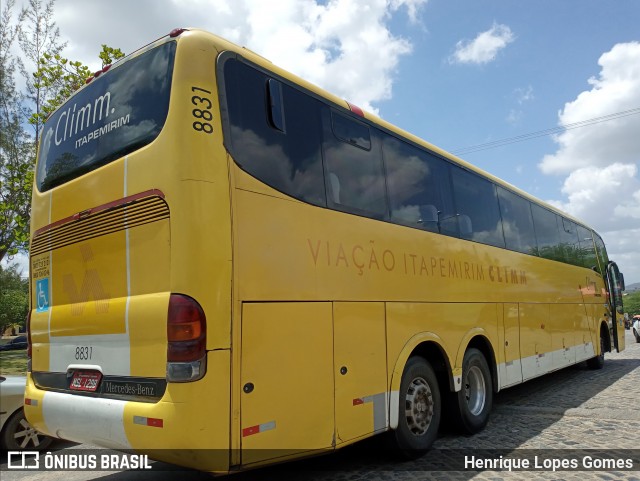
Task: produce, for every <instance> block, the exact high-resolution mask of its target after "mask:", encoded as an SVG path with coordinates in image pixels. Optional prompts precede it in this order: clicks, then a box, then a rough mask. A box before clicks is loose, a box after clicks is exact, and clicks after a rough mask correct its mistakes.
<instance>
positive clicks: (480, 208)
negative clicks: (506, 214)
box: [451, 167, 504, 247]
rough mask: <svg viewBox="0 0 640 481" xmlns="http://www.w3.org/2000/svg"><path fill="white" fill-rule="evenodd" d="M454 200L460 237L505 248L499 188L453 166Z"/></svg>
mask: <svg viewBox="0 0 640 481" xmlns="http://www.w3.org/2000/svg"><path fill="white" fill-rule="evenodd" d="M451 174H452V180H453V197H454V199H455V203H456V209H457V213H456V220H457V222H458V227H459V229H460V237H462V238H464V239H470V240H474V241H477V242H482V243H483V244H490V245H494V246H498V247H504V236H503V234H502V220H501V219H500V210H499V208H498V197H497V195H496V187H495V186H494V185H493V184H492V183H491V182H489V181H488V180H486V179H483V178H482V177H480V176H478V175H476V174H474V173H471V172H468V171H466V170H463V169H460V168H457V167H453V168H452V169H451Z"/></svg>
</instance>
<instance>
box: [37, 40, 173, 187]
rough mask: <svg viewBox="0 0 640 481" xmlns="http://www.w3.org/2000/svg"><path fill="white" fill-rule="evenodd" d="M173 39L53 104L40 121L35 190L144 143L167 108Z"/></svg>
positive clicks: (155, 131) (157, 127) (160, 123)
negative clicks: (50, 112) (56, 106)
mask: <svg viewBox="0 0 640 481" xmlns="http://www.w3.org/2000/svg"><path fill="white" fill-rule="evenodd" d="M174 54H175V42H169V43H165V44H163V45H161V46H159V47H156V48H154V49H152V50H149V51H148V52H146V53H144V54H142V55H140V56H139V57H136V58H133V59H131V60H129V61H127V62H124V63H123V64H122V65H120V66H116V67H114V68H113V69H112V70H111V71H109V72H107V73H106V74H104V75H102V76H100V77H98V78H97V79H95V80H93V82H91V83H90V84H89V85H88V86H87V87H85V88H84V89H82V90H80V91H79V92H78V94H77V95H76V96H75V97H73V98H72V99H70V100H69V101H68V102H67V103H65V104H64V105H63V106H62V107H60V109H58V110H57V111H56V112H55V113H54V114H53V115H52V116H51V117H50V118H49V120H47V123H46V124H45V126H44V130H43V133H42V144H41V147H40V156H39V160H38V168H37V173H36V182H37V185H38V189H39V190H40V191H45V190H48V189H51V188H52V187H55V186H56V185H60V184H62V183H64V182H67V181H68V180H71V179H73V178H76V177H79V176H80V175H82V174H84V173H86V172H89V171H91V170H94V169H97V168H98V167H100V166H102V165H105V164H107V163H108V162H111V161H113V160H115V159H117V158H119V157H122V156H123V155H125V154H127V153H129V152H132V151H134V150H136V149H139V148H140V147H142V146H144V145H146V144H148V143H149V142H151V141H152V140H153V139H155V138H156V137H157V135H158V134H159V133H160V130H162V127H163V126H164V122H165V120H166V118H167V112H168V109H169V95H170V92H171V77H172V72H173V57H174Z"/></svg>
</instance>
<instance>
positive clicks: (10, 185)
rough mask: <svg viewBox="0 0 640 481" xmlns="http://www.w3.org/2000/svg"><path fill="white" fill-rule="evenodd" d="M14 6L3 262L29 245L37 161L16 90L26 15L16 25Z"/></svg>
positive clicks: (2, 33)
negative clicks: (18, 45)
mask: <svg viewBox="0 0 640 481" xmlns="http://www.w3.org/2000/svg"><path fill="white" fill-rule="evenodd" d="M14 4H15V1H14V0H9V1H8V2H7V3H6V4H5V7H4V9H3V10H2V13H1V20H2V21H1V22H0V261H1V260H2V259H3V258H4V257H5V256H7V255H12V254H15V253H17V252H18V251H19V250H25V249H26V248H27V246H28V241H29V220H30V216H31V207H30V201H31V183H32V180H33V162H34V158H35V149H34V144H33V139H32V138H31V137H30V136H29V134H28V132H26V131H25V130H24V128H23V127H22V126H23V122H24V120H25V118H26V115H27V113H26V111H25V107H24V100H25V99H24V95H22V94H21V93H20V92H18V91H17V89H16V84H15V74H16V70H17V69H18V68H19V64H18V60H17V59H16V58H15V56H14V55H12V46H13V44H14V42H15V41H16V40H17V39H18V38H19V36H20V35H21V24H22V22H23V21H24V19H25V18H26V12H25V11H24V10H23V11H21V12H19V13H18V15H17V19H16V20H15V22H14V21H13V15H12V13H13V8H14Z"/></svg>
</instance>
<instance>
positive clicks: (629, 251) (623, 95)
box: [539, 42, 640, 282]
mask: <svg viewBox="0 0 640 481" xmlns="http://www.w3.org/2000/svg"><path fill="white" fill-rule="evenodd" d="M598 63H599V64H600V66H601V72H600V75H599V77H598V78H591V79H589V84H590V85H591V86H592V88H591V90H588V91H584V92H582V93H580V94H579V95H578V96H577V97H576V98H575V100H573V101H572V102H568V103H567V104H565V106H564V109H563V110H562V111H561V112H560V113H559V118H560V123H561V124H568V123H574V122H578V121H581V120H586V119H592V118H597V117H601V116H604V115H608V114H611V113H615V112H621V111H625V110H630V109H633V108H636V107H639V106H640V43H638V42H630V43H624V44H617V45H615V46H614V47H613V48H612V49H611V50H610V51H609V52H606V53H605V54H603V55H602V56H601V57H600V59H599V61H598ZM639 132H640V115H629V116H625V117H620V118H617V119H615V120H610V121H607V122H602V123H599V124H596V125H594V126H589V127H583V128H579V129H574V130H569V131H566V132H564V133H562V134H560V135H558V136H557V137H556V138H555V141H556V143H557V144H558V149H557V151H556V152H555V153H554V154H550V155H546V156H544V158H543V159H542V162H541V163H540V164H539V167H540V169H541V170H542V172H544V173H545V174H557V175H563V174H564V175H567V177H566V178H565V180H564V184H563V187H562V193H563V194H564V196H565V198H564V200H555V201H552V203H553V204H554V205H556V206H558V207H560V208H561V209H563V210H565V211H567V212H569V213H570V214H573V215H575V216H576V217H578V218H580V219H582V220H584V221H585V222H586V223H588V224H590V225H591V226H592V227H594V228H595V229H596V230H597V231H599V232H600V234H601V235H602V236H603V239H604V241H605V243H607V247H608V251H609V254H610V257H611V258H613V259H614V260H617V261H618V264H619V265H620V269H621V270H622V271H623V272H625V273H626V275H627V276H626V277H627V280H628V281H631V282H638V281H640V249H638V238H639V234H640V177H639V176H638V172H639V168H638V165H639V162H640V135H638V133H639Z"/></svg>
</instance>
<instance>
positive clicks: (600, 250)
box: [593, 232, 609, 275]
mask: <svg viewBox="0 0 640 481" xmlns="http://www.w3.org/2000/svg"><path fill="white" fill-rule="evenodd" d="M593 237H594V239H595V242H596V254H597V256H598V263H599V264H600V270H599V272H600V274H602V275H604V271H605V269H606V268H607V264H608V263H609V256H608V255H607V249H605V247H604V242H603V241H602V237H600V236H599V235H598V234H596V233H595V232H594V233H593Z"/></svg>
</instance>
